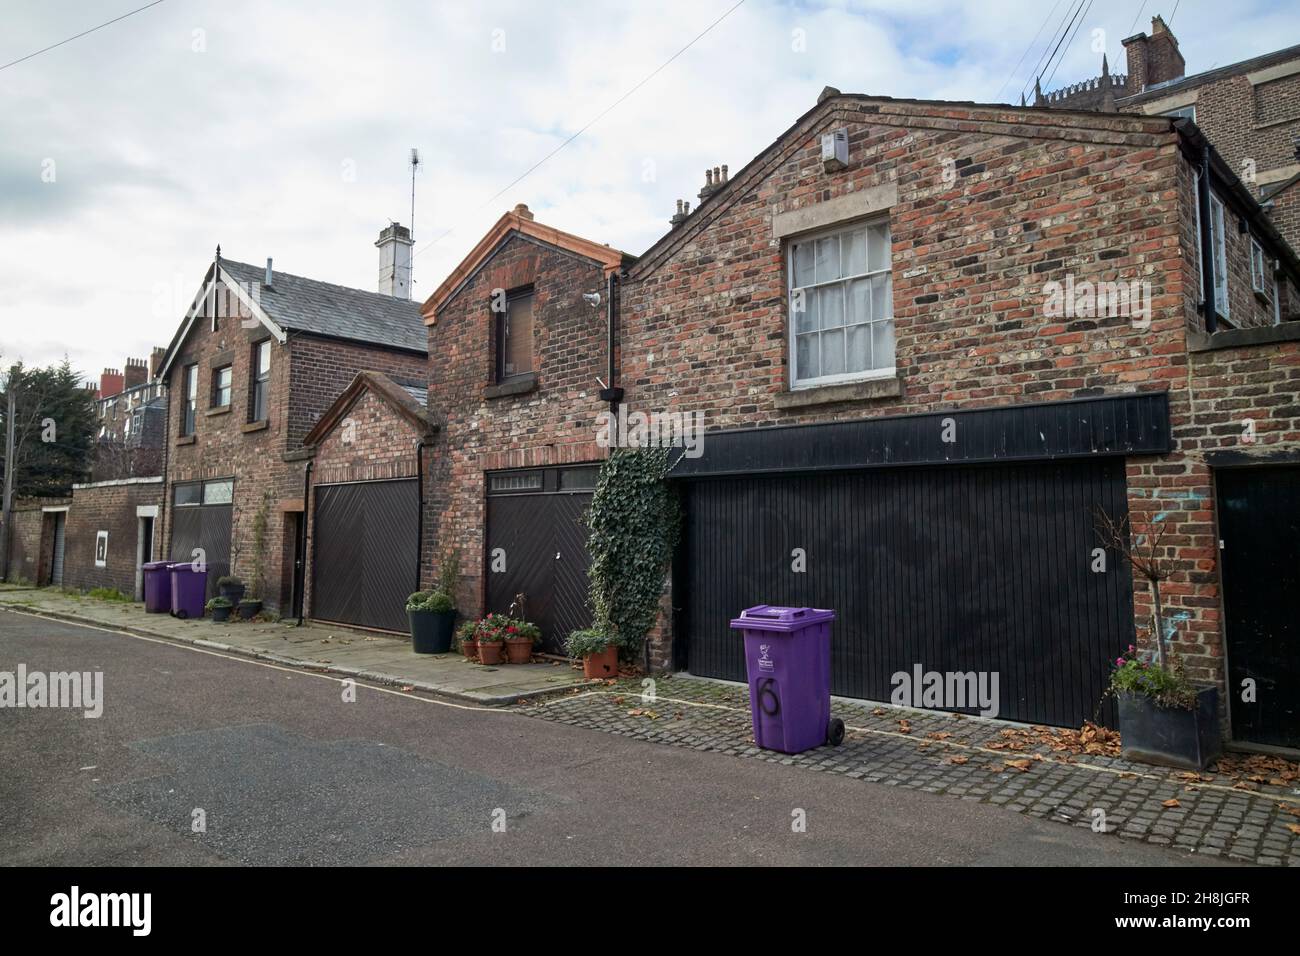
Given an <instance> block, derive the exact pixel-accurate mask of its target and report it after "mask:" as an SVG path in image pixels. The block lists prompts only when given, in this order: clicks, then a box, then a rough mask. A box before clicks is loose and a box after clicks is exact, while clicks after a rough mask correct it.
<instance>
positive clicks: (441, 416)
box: [425, 235, 608, 616]
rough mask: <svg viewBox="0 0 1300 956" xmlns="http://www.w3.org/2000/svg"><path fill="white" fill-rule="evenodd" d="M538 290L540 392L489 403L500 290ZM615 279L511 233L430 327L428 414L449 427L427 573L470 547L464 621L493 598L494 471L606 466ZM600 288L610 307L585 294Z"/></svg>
mask: <svg viewBox="0 0 1300 956" xmlns="http://www.w3.org/2000/svg"><path fill="white" fill-rule="evenodd" d="M526 285H532V286H533V290H534V291H533V294H534V300H533V334H534V341H533V366H534V368H535V369H536V370H537V376H538V387H537V389H536V390H535V391H532V392H529V393H527V394H523V395H509V396H502V397H498V398H485V397H484V389H485V388H487V387H489V386H491V385H492V384H494V378H493V375H494V362H493V356H494V354H495V353H494V351H493V340H492V334H493V333H492V329H493V323H492V313H491V312H490V309H489V300H490V297H491V294H492V290H493V289H504V290H506V291H510V290H512V289H516V288H519V287H521V286H526ZM605 291H606V290H605V279H604V276H603V272H602V269H601V266H600V265H599V264H597V263H594V262H592V261H590V260H587V259H583V258H579V257H577V256H575V255H572V254H570V253H568V252H565V251H561V250H559V249H556V248H554V247H550V246H544V245H542V244H540V243H537V242H532V241H529V240H527V239H523V238H520V237H519V236H518V235H515V236H512V237H511V238H509V239H507V240H506V241H505V242H504V243H503V244H502V246H501V248H500V249H499V250H498V252H497V253H496V254H495V255H494V256H492V258H491V259H490V260H489V261H488V262H487V263H486V265H485V266H484V267H483V268H482V269H481V270H479V272H478V273H477V274H476V275H475V276H474V277H473V278H472V279H471V280H470V281H469V282H468V284H467V285H466V287H465V288H464V289H462V290H461V291H460V292H459V293H458V294H457V296H456V297H455V298H453V299H452V300H451V301H450V302H449V303H448V304H447V305H446V306H445V307H444V309H443V310H442V311H441V312H439V313H438V316H437V322H436V324H434V325H432V326H430V327H429V355H430V357H431V361H430V382H429V410H430V413H431V414H432V415H433V417H434V418H435V420H437V421H439V422H440V423H441V424H442V428H443V430H442V432H441V434H440V435H439V436H438V438H437V449H436V453H435V454H434V456H433V459H432V463H431V468H432V472H431V476H430V479H429V482H428V485H427V491H426V502H427V503H426V509H425V513H426V520H425V523H426V529H427V535H426V543H425V547H426V559H425V568H426V574H428V575H430V577H429V579H428V580H427V581H426V582H425V583H426V584H428V583H429V582H431V581H432V580H433V575H435V574H436V571H437V566H438V560H439V557H440V554H441V552H442V551H443V550H444V549H445V548H447V547H449V546H450V547H457V548H459V549H460V552H461V573H462V581H463V585H462V588H461V593H460V594H459V595H458V600H459V602H460V610H461V611H462V613H463V614H465V615H466V616H471V615H477V614H479V613H481V611H482V608H483V599H484V581H483V536H484V523H485V519H486V514H485V497H484V496H485V489H484V477H483V476H484V472H485V471H491V470H496V469H503V468H519V467H532V466H541V465H551V464H560V463H579V462H591V461H597V460H599V459H601V458H602V457H604V451H603V449H601V448H599V447H598V446H597V445H596V443H595V435H596V431H595V419H594V416H595V414H596V413H597V412H599V411H600V410H601V409H602V408H604V407H606V406H603V405H602V404H601V402H600V399H599V395H598V393H599V390H600V385H599V383H598V382H597V381H596V378H597V377H598V376H599V377H600V378H602V379H604V378H605V377H606V374H607V366H608V359H607V354H606V334H607V332H606V311H605V298H604V296H605ZM588 292H600V293H601V305H600V307H599V308H592V307H591V306H590V305H588V304H587V303H585V302H584V301H583V300H582V295H583V294H584V293H588Z"/></svg>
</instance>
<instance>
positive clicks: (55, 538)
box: [0, 498, 72, 586]
mask: <svg viewBox="0 0 1300 956" xmlns="http://www.w3.org/2000/svg"><path fill="white" fill-rule="evenodd" d="M71 502H72V499H71V498H18V499H16V500H15V501H14V506H13V519H12V521H13V525H12V529H11V531H10V534H9V538H8V541H9V560H8V562H7V564H6V567H7V568H8V576H7V580H9V581H11V582H19V583H24V584H35V585H39V586H45V585H55V586H59V585H62V584H63V557H64V547H65V540H66V539H65V536H64V531H65V528H66V519H67V513H68V506H69V505H70V504H71ZM0 520H2V519H0Z"/></svg>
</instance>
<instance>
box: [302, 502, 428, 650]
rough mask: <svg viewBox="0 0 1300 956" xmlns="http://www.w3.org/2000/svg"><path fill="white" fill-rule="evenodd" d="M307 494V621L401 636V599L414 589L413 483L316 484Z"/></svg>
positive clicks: (403, 612) (403, 603)
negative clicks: (310, 513) (310, 515)
mask: <svg viewBox="0 0 1300 956" xmlns="http://www.w3.org/2000/svg"><path fill="white" fill-rule="evenodd" d="M312 493H313V495H314V497H315V501H316V504H315V512H314V524H313V530H312V597H311V615H312V617H314V618H319V619H321V620H325V621H337V622H338V623H340V624H355V625H357V626H359V627H374V628H381V629H383V630H387V631H405V630H406V629H407V621H406V598H407V596H408V595H409V594H410V593H411V592H412V591H414V590H415V589H416V588H417V587H418V586H419V581H418V567H417V564H416V561H417V556H418V552H419V545H418V542H417V537H418V534H419V532H418V525H419V489H418V488H417V486H416V481H415V479H414V478H409V479H403V480H401V481H366V482H355V483H351V484H341V485H318V486H317V487H316V488H315V489H313V492H312Z"/></svg>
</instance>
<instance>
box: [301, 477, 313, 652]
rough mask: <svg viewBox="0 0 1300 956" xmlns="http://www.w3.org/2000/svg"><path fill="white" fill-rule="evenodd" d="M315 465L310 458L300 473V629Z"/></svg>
mask: <svg viewBox="0 0 1300 956" xmlns="http://www.w3.org/2000/svg"><path fill="white" fill-rule="evenodd" d="M314 464H316V462H315V460H314V459H312V458H308V459H307V467H306V469H304V470H303V473H302V528H301V529H300V530H299V532H298V560H299V561H301V562H302V583H301V584H300V585H299V586H298V626H299V627H302V619H303V615H304V614H305V613H306V611H307V521H308V516H309V515H310V514H311V512H310V510H309V507H310V503H309V500H308V499H309V497H310V495H311V466H312V465H314Z"/></svg>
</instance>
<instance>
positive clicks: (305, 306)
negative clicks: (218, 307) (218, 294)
mask: <svg viewBox="0 0 1300 956" xmlns="http://www.w3.org/2000/svg"><path fill="white" fill-rule="evenodd" d="M221 268H222V269H224V270H225V271H226V272H227V273H229V275H230V276H231V278H233V279H235V280H237V281H239V282H241V283H245V284H246V287H247V288H256V289H257V290H258V293H259V296H260V298H259V301H258V304H259V305H260V306H261V307H262V309H263V310H264V311H265V312H266V314H267V315H268V316H269V317H270V318H271V321H272V322H274V323H275V324H276V325H278V326H279V327H280V328H282V329H286V330H288V329H294V330H296V331H299V332H313V333H315V334H317V335H328V336H331V337H333V338H339V339H351V340H352V341H355V342H370V343H373V344H375V345H387V346H392V347H396V348H403V349H410V350H411V351H414V352H426V353H427V351H428V348H429V339H428V331H427V330H426V329H425V327H424V321H423V320H422V319H421V318H420V303H418V302H412V301H410V300H409V299H397V298H394V297H393V296H390V295H381V294H380V293H378V292H363V291H362V290H361V289H350V288H348V287H347V286H342V285H334V284H333V283H332V282H319V281H317V280H316V279H304V278H303V277H302V276H295V275H290V274H289V273H287V272H280V271H278V270H277V271H275V272H274V273H273V274H272V279H271V287H270V288H269V289H268V288H264V287H263V286H262V280H263V279H264V278H265V277H266V269H265V267H263V266H254V265H249V264H248V263H246V262H236V261H235V260H233V259H222V260H221Z"/></svg>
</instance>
